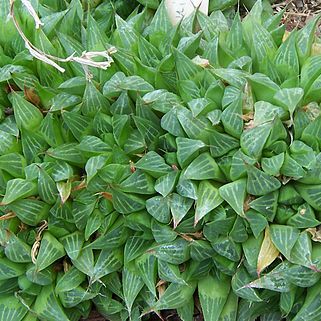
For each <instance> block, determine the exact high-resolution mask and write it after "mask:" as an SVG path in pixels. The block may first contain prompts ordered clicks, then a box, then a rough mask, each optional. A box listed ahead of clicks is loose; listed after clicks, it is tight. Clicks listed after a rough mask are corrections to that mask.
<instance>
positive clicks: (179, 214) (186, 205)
mask: <svg viewBox="0 0 321 321" xmlns="http://www.w3.org/2000/svg"><path fill="white" fill-rule="evenodd" d="M193 202H194V201H193V200H192V199H190V198H187V197H183V196H181V195H179V194H176V193H173V194H171V195H170V196H169V203H170V208H171V213H172V217H173V222H174V229H175V228H176V227H177V225H178V224H179V223H180V222H181V220H182V219H183V218H184V217H185V216H186V214H187V213H188V211H189V210H190V208H191V207H192V205H193Z"/></svg>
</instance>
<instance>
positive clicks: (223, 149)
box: [209, 130, 239, 157]
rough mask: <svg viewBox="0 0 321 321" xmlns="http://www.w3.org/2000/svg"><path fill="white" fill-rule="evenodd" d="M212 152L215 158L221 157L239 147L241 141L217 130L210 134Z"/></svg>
mask: <svg viewBox="0 0 321 321" xmlns="http://www.w3.org/2000/svg"><path fill="white" fill-rule="evenodd" d="M209 140H210V152H211V155H212V156H213V157H220V156H223V155H225V154H227V153H228V152H229V151H231V150H232V149H235V148H238V147H239V141H238V140H237V139H236V138H234V137H232V136H230V135H227V134H223V133H219V132H217V131H215V130H212V131H211V132H210V136H209Z"/></svg>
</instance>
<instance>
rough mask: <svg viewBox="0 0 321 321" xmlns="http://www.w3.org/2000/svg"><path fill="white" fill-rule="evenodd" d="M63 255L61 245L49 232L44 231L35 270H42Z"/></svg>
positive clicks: (63, 251)
mask: <svg viewBox="0 0 321 321" xmlns="http://www.w3.org/2000/svg"><path fill="white" fill-rule="evenodd" d="M64 255H65V250H64V247H63V245H62V244H61V243H60V242H59V241H58V240H57V239H56V238H55V237H54V236H52V235H51V234H50V233H49V232H45V233H44V234H43V237H42V239H41V243H40V248H39V253H38V255H37V260H36V265H35V266H36V269H37V271H41V270H44V269H45V268H46V267H48V266H49V265H50V264H52V263H53V262H55V261H56V260H58V259H60V258H61V257H63V256H64Z"/></svg>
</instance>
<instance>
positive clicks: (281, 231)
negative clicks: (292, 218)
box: [270, 224, 299, 259]
mask: <svg viewBox="0 0 321 321" xmlns="http://www.w3.org/2000/svg"><path fill="white" fill-rule="evenodd" d="M270 235H271V240H272V242H273V244H274V245H275V247H276V248H277V249H278V250H279V251H280V252H281V253H282V254H283V255H284V256H285V257H286V258H288V259H290V258H291V250H292V248H293V246H294V244H295V243H296V241H297V239H298V237H299V230H298V229H296V228H294V227H291V226H286V225H276V224H272V225H270Z"/></svg>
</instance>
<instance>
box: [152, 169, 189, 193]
mask: <svg viewBox="0 0 321 321" xmlns="http://www.w3.org/2000/svg"><path fill="white" fill-rule="evenodd" d="M178 176H179V172H178V171H173V172H170V173H168V174H166V175H164V176H161V177H160V178H158V179H157V180H156V183H155V186H154V188H155V190H156V192H158V193H159V194H161V195H162V196H163V197H166V196H167V195H168V194H169V193H171V192H172V191H173V189H174V187H175V184H176V181H177V178H178ZM182 196H184V195H182Z"/></svg>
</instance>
